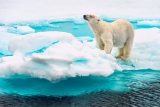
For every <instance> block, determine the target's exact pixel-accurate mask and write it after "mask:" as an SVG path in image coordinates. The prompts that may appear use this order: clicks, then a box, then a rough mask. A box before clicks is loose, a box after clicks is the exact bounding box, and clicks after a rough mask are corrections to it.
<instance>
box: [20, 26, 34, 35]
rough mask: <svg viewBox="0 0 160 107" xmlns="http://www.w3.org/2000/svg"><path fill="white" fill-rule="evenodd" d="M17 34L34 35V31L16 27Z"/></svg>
mask: <svg viewBox="0 0 160 107" xmlns="http://www.w3.org/2000/svg"><path fill="white" fill-rule="evenodd" d="M17 33H18V34H21V35H25V34H29V33H35V30H34V29H33V28H31V27H29V26H18V27H17Z"/></svg>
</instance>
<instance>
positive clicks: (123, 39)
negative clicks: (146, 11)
mask: <svg viewBox="0 0 160 107" xmlns="http://www.w3.org/2000/svg"><path fill="white" fill-rule="evenodd" d="M84 19H85V20H86V21H87V22H88V24H89V26H90V28H91V29H92V31H93V32H94V35H95V38H96V41H97V45H98V47H99V48H100V49H101V50H105V52H106V53H107V54H110V53H111V51H112V48H113V47H117V48H118V54H117V56H116V58H121V59H123V60H128V59H130V58H131V50H132V45H133V39H134V28H133V26H132V24H131V23H130V22H128V21H126V20H116V21H114V22H112V23H108V22H105V21H102V20H100V19H99V18H98V17H97V16H95V15H84Z"/></svg>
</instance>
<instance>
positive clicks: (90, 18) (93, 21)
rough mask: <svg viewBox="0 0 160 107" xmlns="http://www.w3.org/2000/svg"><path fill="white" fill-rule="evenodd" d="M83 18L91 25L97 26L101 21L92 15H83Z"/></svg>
mask: <svg viewBox="0 0 160 107" xmlns="http://www.w3.org/2000/svg"><path fill="white" fill-rule="evenodd" d="M83 18H84V19H85V20H86V21H87V22H88V23H90V24H97V23H99V21H100V19H99V18H98V17H97V16H95V15H91V14H87V15H83Z"/></svg>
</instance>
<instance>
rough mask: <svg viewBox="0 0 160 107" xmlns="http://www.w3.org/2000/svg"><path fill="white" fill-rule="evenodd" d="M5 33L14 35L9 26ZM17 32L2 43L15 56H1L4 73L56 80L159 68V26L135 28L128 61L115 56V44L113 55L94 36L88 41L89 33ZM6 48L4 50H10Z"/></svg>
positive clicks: (1, 74) (2, 73)
mask: <svg viewBox="0 0 160 107" xmlns="http://www.w3.org/2000/svg"><path fill="white" fill-rule="evenodd" d="M1 32H3V33H4V32H5V30H4V29H3V30H2V31H1ZM3 33H2V34H3ZM4 34H5V36H6V38H7V40H8V38H11V36H12V35H13V34H12V33H7V28H6V32H5V33H4ZM15 35H16V36H15ZM15 35H14V37H13V38H12V39H10V41H9V42H8V44H3V46H4V47H5V48H6V45H8V50H9V51H10V52H11V53H13V56H5V57H1V58H0V76H1V77H5V78H6V77H10V76H13V75H16V74H19V75H27V76H31V77H37V78H45V79H47V80H51V81H57V80H61V79H64V78H67V77H75V76H89V75H97V76H109V75H111V74H112V73H114V71H121V70H126V69H127V70H136V69H153V70H160V67H159V65H160V62H159V60H160V57H159V54H160V51H159V47H160V42H159V41H160V29H158V28H150V29H137V30H135V40H134V47H133V53H132V59H131V60H129V61H122V60H121V59H117V60H116V59H115V58H114V56H115V54H116V53H117V51H116V49H115V48H114V49H113V50H112V54H111V55H107V54H106V53H105V52H104V51H101V50H99V49H98V48H97V45H96V42H95V40H94V38H92V39H93V40H92V41H90V42H88V41H87V39H91V38H89V37H87V38H85V37H84V38H81V39H84V40H81V41H79V39H80V38H75V37H74V35H72V34H70V33H66V32H57V31H52V32H51V31H50V32H38V33H32V34H27V35H18V34H15ZM6 50H7V49H4V51H3V50H1V52H2V53H3V54H7V53H8V52H6ZM38 50H39V51H38ZM37 51H38V52H37ZM29 53H30V54H29Z"/></svg>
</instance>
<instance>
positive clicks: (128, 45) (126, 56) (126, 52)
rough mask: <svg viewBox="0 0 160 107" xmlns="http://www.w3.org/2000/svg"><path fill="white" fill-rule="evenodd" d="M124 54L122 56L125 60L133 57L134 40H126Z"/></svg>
mask: <svg viewBox="0 0 160 107" xmlns="http://www.w3.org/2000/svg"><path fill="white" fill-rule="evenodd" d="M123 48H124V55H123V56H122V57H121V59H123V60H129V59H130V58H131V50H132V42H131V43H130V41H128V42H126V44H125V45H124V47H123Z"/></svg>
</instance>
